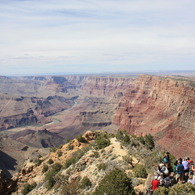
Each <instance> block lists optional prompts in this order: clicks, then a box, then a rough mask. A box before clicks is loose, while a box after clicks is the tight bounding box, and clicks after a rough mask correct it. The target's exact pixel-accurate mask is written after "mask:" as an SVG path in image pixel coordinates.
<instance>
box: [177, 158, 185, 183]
mask: <svg viewBox="0 0 195 195" xmlns="http://www.w3.org/2000/svg"><path fill="white" fill-rule="evenodd" d="M183 178H184V166H183V164H182V161H181V160H178V165H177V168H176V180H177V182H179V181H180V182H183Z"/></svg>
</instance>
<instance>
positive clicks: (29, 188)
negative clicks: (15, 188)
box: [22, 183, 37, 195]
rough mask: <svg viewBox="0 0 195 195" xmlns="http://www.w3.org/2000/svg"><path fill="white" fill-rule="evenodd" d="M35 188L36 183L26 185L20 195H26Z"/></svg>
mask: <svg viewBox="0 0 195 195" xmlns="http://www.w3.org/2000/svg"><path fill="white" fill-rule="evenodd" d="M36 186H37V184H36V183H33V184H31V185H30V184H28V183H27V184H26V185H25V186H24V189H23V190H22V194H23V195H26V194H28V193H29V192H30V191H32V190H33V189H34V188H35V187H36Z"/></svg>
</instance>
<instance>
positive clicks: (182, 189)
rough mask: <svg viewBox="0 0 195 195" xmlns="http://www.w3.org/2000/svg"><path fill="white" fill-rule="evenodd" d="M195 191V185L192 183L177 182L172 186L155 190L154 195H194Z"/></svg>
mask: <svg viewBox="0 0 195 195" xmlns="http://www.w3.org/2000/svg"><path fill="white" fill-rule="evenodd" d="M194 192H195V186H194V185H193V184H191V183H185V184H180V183H178V184H176V185H174V186H172V187H171V188H165V187H159V188H158V189H156V190H155V191H154V193H153V194H154V195H180V194H189V195H193V194H194Z"/></svg>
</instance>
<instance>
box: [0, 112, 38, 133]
mask: <svg viewBox="0 0 195 195" xmlns="http://www.w3.org/2000/svg"><path fill="white" fill-rule="evenodd" d="M37 121H38V119H37V117H36V116H35V115H34V112H33V111H32V110H31V109H29V110H28V111H27V112H26V113H24V114H18V115H13V116H8V117H2V118H0V129H1V130H3V129H10V128H15V127H21V126H26V125H32V124H36V123H37Z"/></svg>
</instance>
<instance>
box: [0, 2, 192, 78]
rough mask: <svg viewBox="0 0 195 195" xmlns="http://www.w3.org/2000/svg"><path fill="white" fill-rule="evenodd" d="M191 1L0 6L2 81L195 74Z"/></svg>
mask: <svg viewBox="0 0 195 195" xmlns="http://www.w3.org/2000/svg"><path fill="white" fill-rule="evenodd" d="M194 10H195V1H194V0H163V1H160V0H0V75H33V74H53V73H73V74H74V73H106V72H113V73H119V72H124V73H127V72H134V71H172V70H181V71H183V70H194V71H195V11H194Z"/></svg>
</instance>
